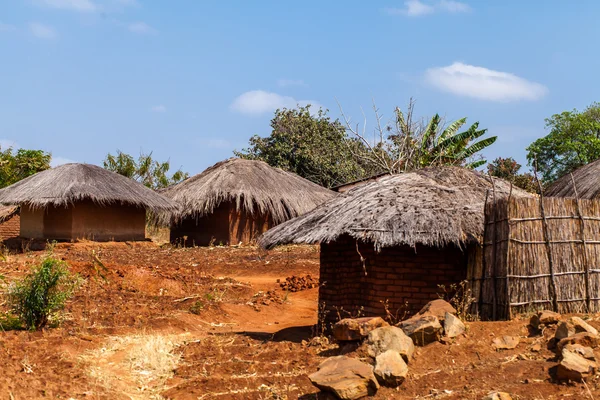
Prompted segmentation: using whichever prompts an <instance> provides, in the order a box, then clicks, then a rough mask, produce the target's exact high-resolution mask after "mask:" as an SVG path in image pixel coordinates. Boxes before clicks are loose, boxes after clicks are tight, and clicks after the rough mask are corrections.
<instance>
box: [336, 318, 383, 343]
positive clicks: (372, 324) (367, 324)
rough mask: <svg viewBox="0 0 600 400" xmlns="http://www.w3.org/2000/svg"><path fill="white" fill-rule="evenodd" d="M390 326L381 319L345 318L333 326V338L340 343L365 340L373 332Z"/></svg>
mask: <svg viewBox="0 0 600 400" xmlns="http://www.w3.org/2000/svg"><path fill="white" fill-rule="evenodd" d="M389 325H390V324H388V323H387V322H385V321H384V320H383V318H381V317H364V318H345V319H343V320H341V321H339V322H337V323H336V324H335V325H333V337H334V338H335V339H336V340H339V341H351V340H363V339H364V338H366V337H367V336H368V335H369V332H371V331H372V330H374V329H377V328H381V327H382V326H389Z"/></svg>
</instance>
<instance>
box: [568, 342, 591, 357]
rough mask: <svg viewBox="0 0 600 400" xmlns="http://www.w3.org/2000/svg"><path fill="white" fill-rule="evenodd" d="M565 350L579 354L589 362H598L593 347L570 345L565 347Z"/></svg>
mask: <svg viewBox="0 0 600 400" xmlns="http://www.w3.org/2000/svg"><path fill="white" fill-rule="evenodd" d="M564 350H568V351H570V352H571V353H575V354H579V355H580V356H582V357H583V358H585V359H587V360H592V361H596V355H595V354H594V349H592V348H591V347H586V346H582V345H580V344H571V343H569V344H568V345H566V346H565V347H564Z"/></svg>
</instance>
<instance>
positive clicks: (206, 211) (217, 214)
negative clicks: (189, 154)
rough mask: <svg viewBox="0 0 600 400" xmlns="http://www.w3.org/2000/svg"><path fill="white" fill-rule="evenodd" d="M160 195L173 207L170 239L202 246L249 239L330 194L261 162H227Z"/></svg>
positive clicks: (296, 214) (321, 200) (313, 205)
mask: <svg viewBox="0 0 600 400" xmlns="http://www.w3.org/2000/svg"><path fill="white" fill-rule="evenodd" d="M161 194H163V195H165V196H166V197H168V198H170V199H172V200H173V201H175V202H177V203H178V204H179V206H180V207H179V211H178V212H177V213H175V214H173V215H172V227H171V241H172V242H174V243H181V244H185V245H199V246H205V245H208V244H210V243H211V242H212V243H215V244H219V243H221V244H231V245H233V244H238V243H248V242H251V241H253V240H254V239H255V238H256V237H257V236H258V235H260V234H262V233H263V232H265V231H267V230H268V229H269V228H271V227H273V226H275V225H277V224H280V223H282V222H284V221H287V220H288V219H290V218H294V217H297V216H299V215H301V214H304V213H306V212H308V211H310V210H312V209H314V208H315V207H316V206H317V205H319V204H321V203H323V202H325V201H327V200H329V199H331V198H333V197H334V196H336V193H335V192H333V191H331V190H329V189H325V188H323V187H321V186H319V185H317V184H315V183H312V182H310V181H308V180H306V179H304V178H302V177H300V176H298V175H296V174H293V173H291V172H286V171H283V170H281V169H279V168H273V167H271V166H269V165H268V164H267V163H265V162H263V161H256V160H243V159H238V158H230V159H228V160H225V161H221V162H219V163H217V164H215V165H213V166H212V167H210V168H208V169H206V170H205V171H204V172H202V173H201V174H198V175H195V176H193V177H191V178H189V179H186V180H185V181H183V182H181V183H178V184H176V185H173V186H170V187H168V188H166V189H163V190H162V191H161Z"/></svg>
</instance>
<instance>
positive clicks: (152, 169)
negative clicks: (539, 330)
mask: <svg viewBox="0 0 600 400" xmlns="http://www.w3.org/2000/svg"><path fill="white" fill-rule="evenodd" d="M104 168H106V169H108V170H109V171H113V172H116V173H118V174H121V175H123V176H126V177H128V178H131V179H133V180H136V181H138V182H140V183H142V184H144V185H145V186H147V187H149V188H151V189H160V188H164V187H167V186H169V185H172V184H175V183H178V182H181V181H183V180H184V179H187V178H188V177H189V174H188V173H187V172H183V171H182V170H181V169H178V170H177V171H175V172H174V173H173V174H172V175H171V176H169V175H168V173H169V170H170V169H171V163H170V162H169V161H164V162H159V161H156V160H154V159H153V158H152V152H150V153H149V154H144V153H143V152H142V153H140V156H139V157H138V159H137V160H136V159H135V158H133V156H131V155H130V154H127V153H123V152H121V151H120V150H117V154H116V155H113V154H110V153H109V154H108V155H107V156H106V159H105V160H104Z"/></svg>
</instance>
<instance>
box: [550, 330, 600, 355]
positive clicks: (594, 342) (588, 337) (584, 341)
mask: <svg viewBox="0 0 600 400" xmlns="http://www.w3.org/2000/svg"><path fill="white" fill-rule="evenodd" d="M568 344H578V345H581V346H584V347H591V348H596V347H598V337H597V336H596V335H592V334H591V333H588V332H580V333H576V334H574V335H571V336H569V337H566V338H564V339H561V340H560V341H559V342H558V344H557V345H556V348H557V349H558V352H559V353H560V352H562V351H563V349H564V348H565V346H566V345H568Z"/></svg>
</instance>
